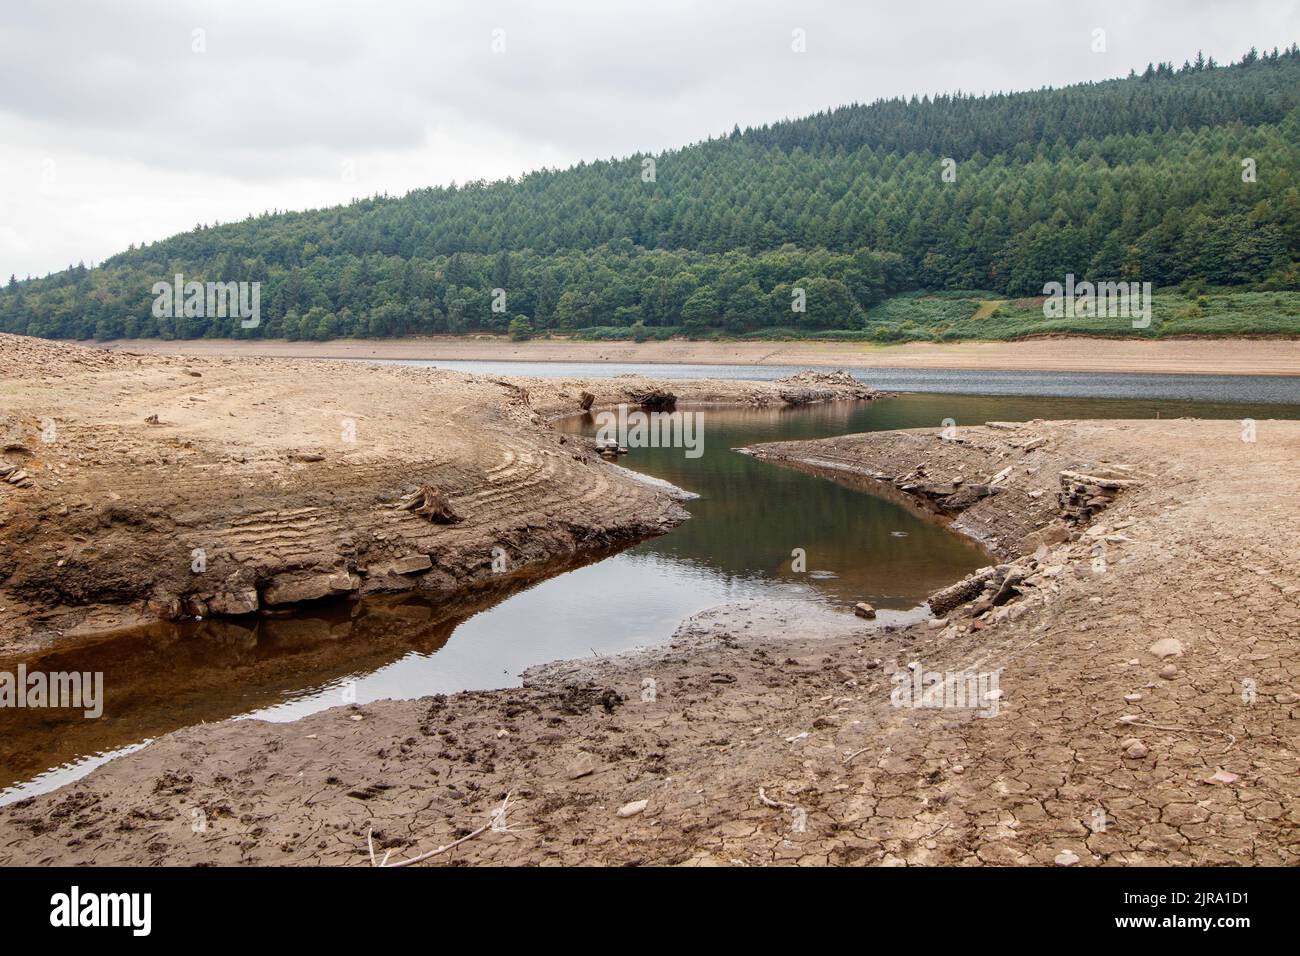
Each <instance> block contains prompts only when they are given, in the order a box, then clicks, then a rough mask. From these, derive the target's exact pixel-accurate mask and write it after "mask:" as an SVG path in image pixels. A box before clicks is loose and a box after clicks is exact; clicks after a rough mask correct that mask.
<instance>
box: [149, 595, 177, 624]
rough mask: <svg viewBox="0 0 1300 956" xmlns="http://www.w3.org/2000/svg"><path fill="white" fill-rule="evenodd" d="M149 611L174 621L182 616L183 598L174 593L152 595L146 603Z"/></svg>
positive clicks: (165, 619)
mask: <svg viewBox="0 0 1300 956" xmlns="http://www.w3.org/2000/svg"><path fill="white" fill-rule="evenodd" d="M145 607H146V608H148V610H149V613H150V614H153V615H155V616H157V617H160V618H162V619H163V620H164V621H173V620H175V619H176V618H178V617H180V616H181V611H182V608H181V599H180V598H178V597H177V596H176V595H174V594H159V595H156V596H154V597H151V598H150V599H149V600H148V601H147V602H146V603H145Z"/></svg>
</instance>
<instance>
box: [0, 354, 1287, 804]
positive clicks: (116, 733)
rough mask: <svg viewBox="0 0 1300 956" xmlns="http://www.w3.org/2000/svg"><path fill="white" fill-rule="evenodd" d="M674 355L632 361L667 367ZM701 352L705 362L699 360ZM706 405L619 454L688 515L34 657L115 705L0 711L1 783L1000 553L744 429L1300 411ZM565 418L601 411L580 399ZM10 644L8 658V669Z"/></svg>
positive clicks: (1014, 402) (954, 568)
mask: <svg viewBox="0 0 1300 956" xmlns="http://www.w3.org/2000/svg"><path fill="white" fill-rule="evenodd" d="M461 364H466V363H461ZM485 364H486V363H474V365H475V366H476V367H475V368H474V369H473V370H475V371H490V370H491V369H486V368H480V367H479V366H482V365H485ZM497 364H507V363H497ZM594 368H596V369H603V370H605V371H606V372H608V371H609V367H608V366H595V367H594ZM662 368H663V367H662V366H654V367H647V368H646V369H638V371H643V370H646V371H651V372H653V373H654V374H662ZM687 368H690V369H691V372H692V374H695V375H699V374H701V371H700V369H699V367H698V366H688V367H687ZM726 368H731V367H726ZM512 370H513V371H516V372H522V370H521V369H518V368H513V369H512ZM765 371H767V370H765ZM565 374H575V373H572V372H568V371H566V372H565ZM874 374H875V373H874V372H873V373H872V376H873V380H874ZM1152 378H1159V379H1163V380H1166V382H1167V384H1168V385H1170V386H1176V389H1181V388H1183V387H1184V386H1183V384H1182V383H1181V382H1177V381H1175V379H1181V378H1183V377H1174V376H1152ZM1186 378H1199V377H1194V376H1187V377H1186ZM1254 381H1256V382H1260V383H1263V384H1261V389H1262V390H1263V391H1264V393H1266V394H1269V395H1273V394H1276V393H1275V392H1272V391H1269V390H1268V389H1269V386H1270V381H1271V380H1267V379H1257V380H1254ZM1186 387H1188V388H1192V389H1195V388H1204V387H1205V383H1203V382H1201V383H1199V384H1198V383H1196V382H1192V383H1187V386H1186ZM1179 393H1181V392H1179ZM1296 399H1297V402H1300V396H1296ZM703 414H704V432H703V434H704V454H703V456H702V457H700V458H696V459H688V458H686V457H685V456H684V454H683V452H682V451H681V450H680V449H634V450H633V451H632V453H631V454H630V455H628V456H627V457H625V458H623V459H620V462H621V463H624V464H626V465H627V467H630V468H633V469H636V470H639V471H643V472H645V473H647V474H650V475H654V476H656V477H659V478H663V479H666V480H668V481H671V482H673V483H674V484H676V485H679V486H681V487H683V488H685V489H687V490H689V491H691V492H694V493H696V494H698V495H699V497H698V498H697V499H695V500H693V501H691V502H689V503H688V504H687V510H689V511H690V513H691V515H692V517H691V520H689V521H687V522H686V523H685V524H683V525H681V526H680V527H678V528H677V529H675V530H674V531H672V532H670V533H669V534H667V535H664V536H662V537H659V538H655V539H652V540H649V541H645V542H643V543H641V544H638V545H636V546H634V547H631V548H628V549H627V550H624V551H622V552H619V553H615V554H610V555H607V556H595V557H594V559H592V560H590V562H589V563H586V564H581V565H575V566H572V567H570V568H569V569H567V570H562V571H561V572H560V573H556V574H555V575H554V576H552V577H547V578H545V579H542V580H533V581H522V580H520V581H513V582H511V583H509V584H506V585H501V586H499V587H498V588H497V589H495V590H492V591H484V592H483V593H480V594H477V595H472V596H468V597H466V598H465V599H464V600H462V601H459V602H457V603H455V604H454V605H449V604H446V603H444V604H433V603H431V602H429V601H426V600H423V599H421V598H419V597H418V596H401V597H396V598H385V599H377V600H367V601H364V602H361V603H356V604H333V605H331V604H322V605H319V606H315V607H309V608H304V609H301V610H299V611H296V612H295V613H293V614H292V615H288V616H283V617H269V618H261V619H258V620H256V621H255V622H253V623H240V622H229V621H204V622H199V623H189V624H180V625H174V624H159V625H156V626H153V627H150V628H145V629H141V630H139V631H135V632H131V633H128V634H125V635H122V636H120V637H116V638H113V639H110V640H107V641H102V642H100V643H97V644H95V645H93V646H90V647H86V648H81V649H74V650H68V651H63V652H58V653H51V654H47V655H44V656H43V657H41V658H38V659H35V660H29V661H28V667H29V668H31V669H35V668H40V669H43V670H83V671H84V670H90V671H103V672H104V675H105V678H104V680H105V691H106V694H105V696H106V703H105V714H104V717H102V718H101V719H99V720H85V719H82V718H81V717H80V716H79V713H78V716H77V717H72V716H70V715H68V714H67V713H65V712H61V711H52V710H51V711H17V710H7V711H4V712H0V728H3V730H4V733H3V734H2V735H0V786H8V787H9V789H7V790H5V791H0V802H10V801H12V800H15V799H19V798H21V797H22V796H26V795H28V794H30V793H35V792H41V791H43V790H48V789H52V788H53V787H56V786H61V785H62V784H64V783H67V782H69V781H70V780H73V779H76V778H77V777H79V776H82V775H84V774H85V773H87V772H89V770H90V769H92V768H93V767H94V766H96V765H98V764H99V763H102V762H103V761H104V760H107V759H111V758H112V757H114V756H118V755H120V754H121V753H123V752H125V750H127V749H131V748H133V747H135V746H139V745H140V744H142V743H144V742H147V741H148V740H150V739H152V738H153V737H156V736H158V735H160V734H163V733H167V732H169V731H171V730H175V729H178V728H180V727H184V726H188V725H191V724H194V723H197V722H199V721H214V720H222V719H227V718H230V717H241V716H242V717H256V718H260V719H265V720H278V721H284V720H293V719H297V718H299V717H302V716H304V715H306V714H309V713H313V712H316V711H319V710H322V709H325V708H328V707H334V706H338V705H339V704H341V703H345V702H348V701H352V700H355V701H356V702H359V703H365V702H367V701H372V700H378V699H383V698H395V699H406V698H413V697H420V696H424V695H428V694H435V693H451V692H455V691H459V690H466V689H482V688H490V687H502V686H510V685H517V684H518V683H519V680H520V675H521V673H522V671H523V670H524V669H526V668H527V667H529V666H532V665H534V664H538V663H542V662H545V661H550V660H557V659H563V658H569V657H580V656H587V655H590V654H592V653H593V652H594V653H599V654H610V653H617V652H619V651H623V650H627V649H630V648H633V647H636V646H641V645H646V644H650V643H655V642H659V641H663V640H665V639H667V638H668V637H669V636H671V634H672V632H673V630H674V629H675V628H676V626H677V625H678V624H679V623H680V622H681V620H682V619H683V618H685V617H687V616H689V615H691V614H693V613H696V612H698V611H701V610H704V609H705V608H709V607H713V606H715V605H718V604H723V603H727V602H730V601H736V600H742V599H747V598H761V597H776V596H781V597H784V598H787V599H792V600H803V601H813V602H819V603H822V604H830V605H839V606H844V605H849V604H852V603H853V602H855V601H860V600H866V601H870V602H871V603H873V604H874V605H876V606H877V607H878V608H881V609H882V615H881V616H882V618H885V619H889V618H891V617H896V618H897V619H899V620H902V619H905V618H906V617H908V616H910V615H911V614H915V613H916V612H915V609H916V608H917V606H918V605H919V604H920V603H921V602H922V601H923V600H924V598H925V597H926V596H927V595H928V594H929V593H931V592H932V591H934V590H935V589H937V588H939V587H942V586H943V585H945V584H948V583H951V582H952V581H953V580H955V579H956V578H958V577H960V576H962V575H963V574H965V573H966V572H968V571H970V570H972V569H973V568H975V567H978V566H980V565H981V564H983V563H986V559H985V556H984V555H983V553H982V552H981V551H980V550H979V549H978V548H977V547H976V546H975V545H974V544H972V543H970V542H969V541H967V540H965V539H963V538H961V537H959V536H957V535H955V534H953V533H951V532H949V531H947V530H946V529H944V528H943V527H940V526H939V525H937V524H934V523H932V522H929V521H926V520H922V519H921V518H919V517H917V516H916V515H915V514H913V513H912V512H910V511H909V510H907V509H906V508H904V507H902V506H900V505H897V504H894V503H892V502H890V501H887V500H885V499H883V498H879V497H876V496H873V495H871V494H868V493H865V492H862V491H858V490H855V489H851V488H848V487H844V486H841V485H839V484H836V483H834V482H830V481H825V480H822V479H818V478H815V477H812V476H810V475H805V474H802V473H799V472H795V471H790V470H787V469H782V468H780V467H778V466H776V465H771V464H767V463H764V462H760V461H756V460H754V459H752V458H749V457H747V456H744V455H741V454H738V453H736V452H735V451H733V449H734V448H737V447H740V446H744V445H749V444H753V443H755V442H760V441H775V440H779V439H801V438H816V437H824V436H829V435H837V434H845V433H849V432H859V431H870V430H878V429H889V428H909V427H934V428H936V430H937V429H938V428H939V427H940V423H941V422H942V421H943V420H944V419H945V418H952V419H955V420H956V421H957V423H958V424H978V423H982V422H984V421H988V420H1028V419H1031V418H1153V417H1156V416H1157V415H1159V416H1162V417H1178V416H1197V417H1204V418H1221V419H1241V418H1246V417H1251V418H1256V419H1260V420H1263V419H1267V418H1297V417H1300V404H1286V403H1269V404H1265V403H1258V402H1255V403H1243V402H1214V401H1186V400H1182V401H1179V400H1175V399H1171V398H1167V397H1157V398H1144V397H1141V396H1130V397H1127V398H1124V399H1100V398H1077V397H1076V398H1064V397H1043V396H1040V395H983V396H973V395H959V394H954V393H948V394H934V393H919V394H903V395H898V396H896V397H893V398H888V399H883V400H880V401H877V402H873V403H862V404H836V405H826V406H814V407H811V408H804V409H783V410H743V411H742V410H721V409H707V410H705V411H704V412H703ZM560 427H562V428H564V429H565V430H569V431H579V432H581V431H590V430H593V428H594V426H593V423H592V422H591V421H590V419H586V418H580V417H579V418H573V419H568V420H566V421H565V422H563V423H561V426H560ZM794 548H802V549H803V550H804V551H805V552H806V554H807V571H806V572H805V573H796V572H795V571H794V570H793V568H792V566H791V552H792V549H794ZM552 570H554V569H552ZM16 663H17V662H3V663H0V667H4V668H6V669H11V670H12V668H13V667H14V666H15V665H16Z"/></svg>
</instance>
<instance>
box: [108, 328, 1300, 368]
mask: <svg viewBox="0 0 1300 956" xmlns="http://www.w3.org/2000/svg"><path fill="white" fill-rule="evenodd" d="M107 347H109V348H114V349H127V350H129V351H134V352H149V353H154V354H175V353H184V354H188V355H275V356H281V357H292V358H384V359H442V360H461V361H470V360H475V361H498V362H500V361H520V362H634V363H640V362H644V363H686V364H692V365H793V366H797V367H800V368H912V369H922V368H924V369H989V370H994V369H996V370H1012V371H1015V370H1019V371H1044V372H1161V373H1168V374H1187V375H1190V374H1199V375H1300V339H1205V338H1187V339H1159V340H1155V341H1144V340H1138V339H1107V338H1100V337H1080V336H1061V337H1044V338H1035V339H1026V340H1023V341H1019V342H953V343H946V344H935V343H923V342H911V343H906V344H902V345H876V344H873V343H867V342H687V341H680V342H679V341H670V342H642V343H639V344H638V343H635V342H575V341H570V340H567V339H538V340H534V341H530V342H511V341H510V340H509V339H507V338H505V337H503V336H488V335H479V336H459V337H458V336H437V337H426V338H403V339H380V340H339V341H334V342H284V341H271V340H268V341H264V342H263V341H255V342H254V341H235V340H225V341H221V340H210V339H199V340H192V341H181V342H161V341H158V340H156V339H137V340H131V341H122V342H112V343H107Z"/></svg>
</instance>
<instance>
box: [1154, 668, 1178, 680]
mask: <svg viewBox="0 0 1300 956" xmlns="http://www.w3.org/2000/svg"><path fill="white" fill-rule="evenodd" d="M1157 673H1158V674H1159V675H1160V677H1161V678H1163V679H1164V680H1173V679H1174V678H1175V677H1177V676H1178V668H1177V667H1175V666H1174V665H1173V664H1166V665H1165V666H1164V667H1162V668H1160V670H1159V671H1158V672H1157Z"/></svg>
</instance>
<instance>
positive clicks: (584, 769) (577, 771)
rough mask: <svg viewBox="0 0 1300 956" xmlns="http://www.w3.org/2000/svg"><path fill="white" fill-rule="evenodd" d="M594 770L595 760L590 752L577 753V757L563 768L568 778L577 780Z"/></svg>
mask: <svg viewBox="0 0 1300 956" xmlns="http://www.w3.org/2000/svg"><path fill="white" fill-rule="evenodd" d="M595 772H596V761H595V760H593V759H592V757H591V754H586V753H584V754H578V757H577V759H576V760H574V761H573V762H572V763H570V764H569V767H568V769H567V770H565V775H566V776H567V777H568V778H569V779H570V780H577V779H579V778H580V777H585V776H587V775H588V774H592V773H595Z"/></svg>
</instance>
